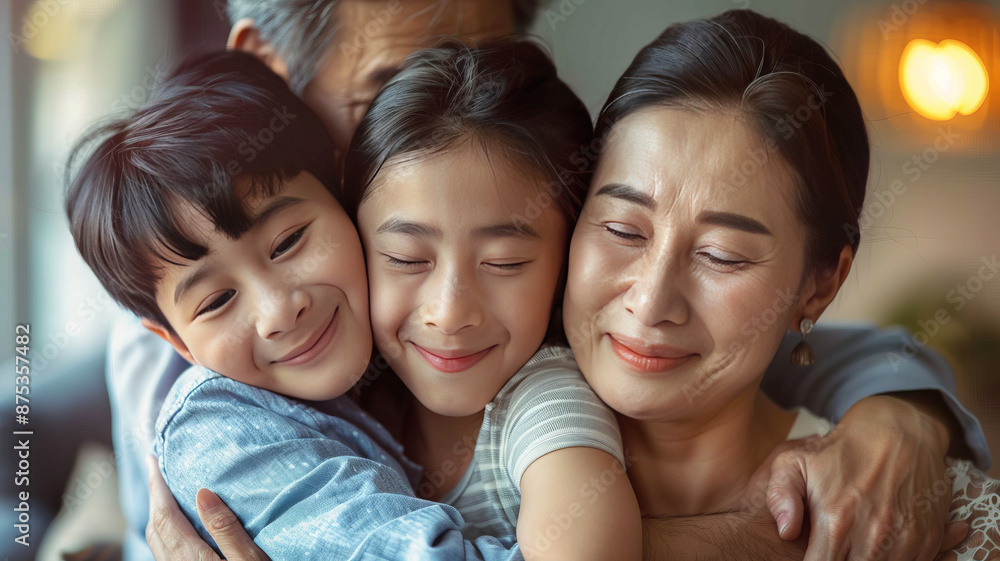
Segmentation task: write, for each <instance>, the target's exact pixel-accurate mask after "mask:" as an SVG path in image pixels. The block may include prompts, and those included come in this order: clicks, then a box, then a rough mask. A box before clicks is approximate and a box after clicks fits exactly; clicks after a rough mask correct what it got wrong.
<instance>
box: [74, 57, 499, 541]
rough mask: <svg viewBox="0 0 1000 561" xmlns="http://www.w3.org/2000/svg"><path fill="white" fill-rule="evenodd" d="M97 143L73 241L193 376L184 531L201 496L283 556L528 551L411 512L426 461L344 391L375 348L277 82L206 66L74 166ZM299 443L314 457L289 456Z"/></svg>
mask: <svg viewBox="0 0 1000 561" xmlns="http://www.w3.org/2000/svg"><path fill="white" fill-rule="evenodd" d="M92 144H96V147H95V148H94V149H93V150H92V152H91V154H90V155H89V157H87V158H86V159H85V160H84V161H83V163H82V165H81V166H80V169H79V172H78V173H77V174H76V176H75V177H74V178H73V181H72V182H71V184H70V187H69V192H68V195H67V203H66V205H67V214H68V216H69V221H70V228H71V231H72V233H73V237H74V240H75V241H76V244H77V247H78V249H79V250H80V253H81V254H82V255H83V257H84V260H85V261H86V262H87V263H88V265H90V267H91V268H92V269H93V270H94V272H95V274H96V275H97V276H98V278H99V279H100V281H101V283H102V284H103V285H104V287H105V288H106V289H107V290H108V292H109V294H111V296H112V297H113V298H115V300H116V301H118V302H119V303H121V304H122V305H123V306H124V307H126V308H128V309H129V310H130V311H132V312H134V313H136V314H137V315H139V316H140V317H142V318H143V324H144V325H145V326H146V327H147V328H149V329H150V330H151V331H153V332H155V333H157V334H158V335H160V336H161V337H163V338H164V339H165V340H167V341H168V342H170V343H171V344H172V345H173V346H174V347H175V348H176V349H177V350H178V351H179V352H180V353H181V354H182V355H183V356H184V357H185V358H186V359H187V360H189V361H190V362H191V363H192V364H194V365H196V367H194V368H191V369H189V370H188V371H187V372H185V373H184V374H183V375H182V376H181V377H180V379H179V380H178V381H177V383H176V384H175V385H174V387H173V389H172V390H171V393H170V394H169V396H168V397H167V400H166V402H165V403H164V406H163V408H162V410H161V414H160V418H159V420H158V422H157V430H156V432H157V445H156V448H157V454H158V455H159V457H160V470H161V471H162V473H163V475H164V478H165V479H166V481H167V483H168V484H169V485H170V487H171V489H172V491H173V492H174V493H175V495H176V496H177V497H178V499H179V501H180V504H181V506H182V508H183V509H184V511H185V513H186V514H187V515H188V517H189V518H190V519H192V520H194V519H195V512H196V510H195V505H194V497H195V492H196V491H197V489H198V487H200V486H203V485H209V486H211V487H212V488H213V489H215V490H218V491H219V492H220V493H223V495H224V496H227V497H235V498H238V499H239V504H240V505H241V506H242V508H237V509H236V514H237V515H238V516H239V517H240V519H241V522H242V523H243V524H244V525H245V526H246V527H247V529H248V530H249V531H250V533H251V535H254V536H255V538H256V541H257V543H258V544H259V545H261V547H262V548H263V549H264V551H265V552H267V553H268V554H269V555H271V556H272V557H275V558H279V559H285V558H294V559H302V558H305V557H306V556H309V555H320V556H323V557H330V558H337V559H340V558H345V559H346V558H356V557H357V558H362V557H368V556H384V557H396V556H399V555H400V554H401V552H403V551H405V552H407V554H409V555H416V556H418V557H420V558H428V559H433V558H438V557H448V558H455V557H458V558H461V557H462V556H463V555H477V556H478V555H482V556H484V557H486V558H489V559H501V558H503V559H506V558H517V557H519V553H518V550H517V548H516V546H513V537H510V539H506V540H503V542H502V543H501V542H500V541H498V540H496V539H494V538H490V537H487V538H480V539H479V540H477V542H476V544H475V546H474V545H473V544H471V543H469V542H465V541H464V540H463V539H462V538H461V534H460V532H459V530H458V529H459V528H460V527H461V525H462V520H461V517H460V516H459V515H458V514H457V512H456V511H455V510H454V509H452V508H451V507H447V506H443V505H438V504H436V503H430V502H427V501H422V500H419V499H416V498H414V497H413V492H412V488H411V481H413V478H415V477H417V475H418V472H419V470H418V468H417V466H415V465H413V464H412V463H411V462H409V461H408V460H406V459H405V458H404V457H403V455H402V452H401V449H400V447H399V445H398V444H396V443H395V442H393V441H392V439H391V437H390V436H389V435H388V433H386V432H385V430H384V429H382V428H381V427H380V426H379V425H378V424H377V423H375V422H374V421H373V420H371V418H370V417H368V416H367V415H366V414H365V413H363V412H362V411H361V410H360V409H359V408H358V407H357V406H356V405H355V404H354V403H353V402H351V401H350V400H349V399H348V398H346V397H343V394H344V393H345V392H346V391H347V390H348V389H350V388H351V387H352V386H353V385H354V383H355V382H357V381H358V380H359V379H360V377H361V375H362V374H363V373H364V372H365V369H366V368H367V366H368V360H369V358H370V356H371V350H372V342H371V330H370V326H369V321H368V295H367V279H366V276H365V268H364V265H365V264H364V258H363V254H362V252H361V245H360V241H359V238H358V235H357V231H356V230H355V228H354V225H353V223H352V222H351V221H350V219H349V218H348V217H347V215H346V214H345V213H344V210H343V208H342V207H341V206H340V204H339V202H338V200H337V196H338V195H339V174H338V171H337V170H336V169H335V164H334V163H333V162H334V160H333V158H332V157H331V156H332V154H333V145H332V141H331V140H330V137H329V135H328V134H327V133H326V131H325V130H324V129H323V126H322V124H321V123H320V121H319V120H318V119H317V118H316V116H315V115H314V114H313V113H312V112H311V111H310V110H309V109H308V107H306V106H305V105H304V104H303V103H302V102H301V101H300V100H299V99H298V98H296V97H295V96H294V95H293V94H292V93H291V91H290V90H289V89H288V87H287V86H286V85H285V83H284V82H283V81H282V80H281V78H280V77H278V76H277V75H275V74H273V73H272V72H271V71H270V70H268V69H267V67H266V66H264V65H263V63H261V62H259V61H258V60H257V59H256V58H254V57H253V56H251V55H247V54H244V53H240V52H227V53H220V54H213V55H209V56H207V57H203V58H201V59H198V60H195V61H193V62H191V63H188V64H186V65H184V66H182V67H181V68H180V69H179V70H178V72H177V73H175V75H174V76H172V77H171V78H170V79H169V80H168V81H167V82H166V83H165V84H163V85H162V86H161V87H160V88H158V89H157V90H156V91H155V93H154V94H153V97H152V99H151V100H150V102H149V103H148V104H147V105H146V106H145V107H144V108H142V109H140V110H139V111H138V112H137V113H136V114H135V115H134V116H131V117H129V118H126V119H122V120H119V121H115V122H112V123H110V124H107V125H105V126H102V127H100V128H98V129H97V130H96V131H95V132H93V133H91V134H89V135H88V136H87V137H85V138H84V140H83V141H82V142H81V143H80V145H79V147H78V148H77V149H76V150H75V151H74V156H73V157H72V158H71V162H72V161H74V160H76V159H77V157H78V156H79V155H80V154H81V152H82V151H83V148H85V147H89V146H91V145H92ZM327 400H329V401H327ZM291 447H300V448H301V449H303V450H307V451H308V452H307V453H306V454H297V457H302V456H303V455H305V456H307V457H310V459H311V461H303V462H299V463H298V464H295V465H288V464H287V463H286V462H284V461H282V458H283V456H284V455H285V452H286V451H288V450H290V449H291ZM201 477H204V478H205V479H204V480H202V479H200V478H201ZM289 489H290V490H291V491H288V492H285V493H282V492H280V491H281V490H289ZM303 491H308V493H304V492H303ZM199 531H200V532H201V535H202V537H203V538H205V539H208V534H207V533H206V532H205V530H204V528H199ZM477 547H478V548H479V549H480V551H476V548H477Z"/></svg>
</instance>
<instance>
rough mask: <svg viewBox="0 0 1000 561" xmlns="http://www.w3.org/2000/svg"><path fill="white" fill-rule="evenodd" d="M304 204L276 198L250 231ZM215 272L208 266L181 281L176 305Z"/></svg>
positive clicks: (296, 199) (270, 202) (263, 209)
mask: <svg viewBox="0 0 1000 561" xmlns="http://www.w3.org/2000/svg"><path fill="white" fill-rule="evenodd" d="M304 202H305V199H300V198H299V197H274V198H272V199H271V200H270V201H268V202H267V204H265V205H264V206H263V207H262V208H261V209H260V210H259V211H258V212H257V214H256V216H254V217H253V219H252V222H251V225H250V229H251V230H254V229H257V228H259V227H261V226H262V225H263V224H265V223H267V221H268V220H269V219H270V218H271V217H273V216H274V215H275V214H278V213H279V212H281V211H283V210H285V209H287V208H291V207H293V206H295V205H298V204H301V203H304ZM214 272H215V269H214V267H211V266H207V265H206V266H204V267H201V268H200V269H198V270H197V271H195V272H194V273H191V274H190V275H188V276H187V277H184V278H183V279H181V281H180V282H179V283H177V288H175V289H174V305H176V304H177V303H178V302H180V300H181V296H183V295H184V293H185V292H187V291H188V290H189V289H190V288H191V287H192V286H194V285H195V284H198V283H199V282H201V280H202V279H204V278H205V277H207V276H209V275H211V274H212V273H214Z"/></svg>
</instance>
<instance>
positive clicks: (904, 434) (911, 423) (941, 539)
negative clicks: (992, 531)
mask: <svg viewBox="0 0 1000 561" xmlns="http://www.w3.org/2000/svg"><path fill="white" fill-rule="evenodd" d="M948 446H949V435H948V430H947V428H946V427H945V426H944V425H943V424H942V423H940V422H938V421H937V420H936V419H935V418H934V417H933V416H931V415H928V414H927V413H926V411H925V410H924V409H922V408H921V407H918V406H917V405H915V404H913V403H909V402H907V401H904V400H900V399H897V398H894V397H890V396H874V397H869V398H867V399H864V400H862V401H860V402H858V403H857V404H855V405H854V407H852V408H851V409H850V411H848V412H847V415H845V416H844V418H843V419H842V420H841V422H840V424H839V425H838V426H837V427H836V428H835V429H834V430H833V431H832V432H830V434H828V435H827V436H825V437H823V438H819V439H811V440H809V441H807V442H806V443H805V444H804V445H802V446H799V447H796V448H793V449H790V450H788V449H786V450H784V451H782V452H780V453H779V454H777V455H776V456H775V458H774V462H773V463H772V465H771V474H770V483H769V485H768V489H767V493H766V502H767V506H768V508H769V509H770V511H771V513H772V515H773V516H774V518H775V521H776V522H777V526H778V531H779V533H780V535H781V537H782V538H784V539H789V540H791V539H796V538H798V537H799V534H800V531H801V530H802V524H803V519H804V515H805V510H804V505H803V498H804V499H805V501H806V502H807V504H808V512H809V516H810V519H809V523H810V526H811V528H810V532H809V548H808V551H807V552H806V556H805V560H806V561H840V560H843V559H848V560H861V559H864V560H881V559H884V560H892V561H895V560H911V559H917V560H926V561H930V560H931V559H933V558H934V557H935V556H936V555H937V553H938V552H939V551H946V550H948V549H951V548H952V547H954V546H955V545H957V544H958V543H959V542H960V541H961V540H962V539H963V538H964V536H965V532H966V531H967V529H968V526H967V525H965V524H964V523H961V522H960V523H956V525H951V526H949V528H948V529H947V531H946V528H945V524H946V522H947V518H948V511H949V505H950V504H951V496H952V493H951V481H950V479H949V478H948V476H947V475H946V474H945V464H944V457H945V453H946V452H947V450H948Z"/></svg>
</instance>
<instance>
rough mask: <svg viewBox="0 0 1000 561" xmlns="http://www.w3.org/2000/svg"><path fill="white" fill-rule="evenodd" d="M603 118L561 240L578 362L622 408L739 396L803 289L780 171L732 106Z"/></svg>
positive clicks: (680, 415)
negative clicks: (585, 185)
mask: <svg viewBox="0 0 1000 561" xmlns="http://www.w3.org/2000/svg"><path fill="white" fill-rule="evenodd" d="M615 129H616V130H615V133H616V134H615V135H614V137H613V139H612V140H611V141H609V144H608V147H607V149H606V150H605V152H604V153H603V154H602V156H601V161H600V162H599V165H598V167H597V170H596V171H595V175H594V178H593V182H592V183H591V188H590V192H589V194H588V197H587V201H586V204H585V205H584V208H583V211H582V214H581V217H580V220H579V221H578V223H577V226H576V230H575V232H574V233H573V240H572V245H571V249H570V257H569V278H568V281H567V290H566V299H565V302H564V311H565V313H564V318H565V327H566V333H567V335H568V337H569V341H570V345H571V346H572V348H573V351H574V352H575V354H576V358H577V361H578V362H579V364H580V368H581V370H582V371H583V373H584V374H585V375H586V377H587V380H588V381H589V382H590V384H591V386H593V388H594V390H595V391H596V392H597V394H598V395H600V396H601V398H602V399H604V401H605V402H607V403H608V405H610V406H611V407H612V408H613V409H615V410H617V411H619V412H620V413H623V414H625V415H627V416H629V417H633V418H638V419H647V420H674V421H680V420H691V419H703V418H711V417H714V416H715V415H717V414H719V413H720V412H721V411H722V410H723V408H725V407H731V406H732V405H733V404H734V403H740V402H742V404H743V405H744V406H745V405H747V403H749V402H748V401H747V400H748V399H751V398H752V397H753V396H754V395H755V393H756V391H757V383H758V382H759V379H760V376H761V375H762V373H763V372H764V370H765V369H766V367H767V365H768V363H769V362H770V361H771V358H772V357H773V356H774V353H775V351H776V349H777V347H778V344H779V343H780V341H781V338H782V336H783V335H784V333H785V331H786V329H787V328H788V327H789V326H791V325H793V324H794V323H795V322H796V321H797V319H798V318H799V317H800V312H801V310H802V304H801V302H804V301H805V300H804V297H808V296H809V295H810V291H811V290H813V288H812V282H811V281H807V282H805V283H803V282H802V272H803V268H804V266H805V263H804V257H805V235H806V230H805V228H804V226H803V225H802V224H801V221H800V220H799V218H798V216H797V214H796V212H795V210H794V202H795V198H794V197H795V191H794V189H795V184H794V182H793V179H792V175H791V174H790V172H789V171H788V169H787V168H786V165H785V164H784V161H783V160H782V159H781V157H780V156H779V155H778V154H777V153H776V152H773V151H772V150H769V149H768V146H767V145H766V144H765V143H764V142H762V141H761V139H760V138H759V136H758V135H757V134H756V132H754V131H753V130H751V129H750V128H749V127H748V126H746V125H745V124H744V123H743V122H742V121H741V120H740V119H738V118H737V117H736V116H734V115H732V114H725V113H714V114H709V113H692V112H685V111H681V110H677V109H668V108H653V109H645V110H642V111H639V112H637V113H634V114H632V115H630V116H628V117H627V118H625V119H623V120H622V121H620V122H619V123H618V124H617V125H615ZM810 277H811V276H810ZM813 319H815V317H813Z"/></svg>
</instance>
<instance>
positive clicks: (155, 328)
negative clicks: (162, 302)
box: [142, 318, 198, 364]
mask: <svg viewBox="0 0 1000 561" xmlns="http://www.w3.org/2000/svg"><path fill="white" fill-rule="evenodd" d="M142 326H143V327H145V328H146V329H148V330H150V331H152V332H153V333H155V334H156V335H157V336H159V337H160V339H163V340H164V341H166V342H168V343H170V346H171V347H173V348H174V349H175V350H176V351H177V352H178V354H180V355H181V356H182V357H184V359H185V360H187V361H188V362H190V363H191V364H198V362H197V361H195V359H194V356H193V355H192V354H191V351H189V350H188V348H187V345H185V344H184V341H181V338H180V337H178V336H177V335H175V334H174V333H173V332H172V331H170V330H169V329H167V328H166V327H163V326H162V325H160V324H158V323H156V322H155V321H153V320H149V319H146V318H142Z"/></svg>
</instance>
